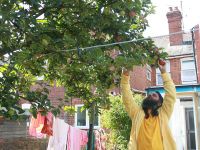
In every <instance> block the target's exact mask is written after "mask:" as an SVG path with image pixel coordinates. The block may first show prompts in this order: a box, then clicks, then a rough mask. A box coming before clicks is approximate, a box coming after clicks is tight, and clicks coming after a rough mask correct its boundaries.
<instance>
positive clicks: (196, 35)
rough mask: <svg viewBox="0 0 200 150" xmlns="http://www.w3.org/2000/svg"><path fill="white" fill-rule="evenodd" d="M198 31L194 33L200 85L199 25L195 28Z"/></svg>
mask: <svg viewBox="0 0 200 150" xmlns="http://www.w3.org/2000/svg"><path fill="white" fill-rule="evenodd" d="M194 29H196V31H195V32H194V39H195V47H196V49H195V52H196V63H197V76H198V83H200V31H199V25H196V26H195V27H194Z"/></svg>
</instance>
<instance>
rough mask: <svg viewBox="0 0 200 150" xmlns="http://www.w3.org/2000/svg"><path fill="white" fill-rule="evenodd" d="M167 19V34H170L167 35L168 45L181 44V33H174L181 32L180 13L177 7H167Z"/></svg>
mask: <svg viewBox="0 0 200 150" xmlns="http://www.w3.org/2000/svg"><path fill="white" fill-rule="evenodd" d="M167 19H168V26H169V34H171V35H170V36H169V40H170V46H174V45H181V44H182V43H183V33H177V34H175V33H176V32H182V14H181V12H180V10H179V9H178V7H175V8H174V9H173V8H172V7H169V12H168V13H167Z"/></svg>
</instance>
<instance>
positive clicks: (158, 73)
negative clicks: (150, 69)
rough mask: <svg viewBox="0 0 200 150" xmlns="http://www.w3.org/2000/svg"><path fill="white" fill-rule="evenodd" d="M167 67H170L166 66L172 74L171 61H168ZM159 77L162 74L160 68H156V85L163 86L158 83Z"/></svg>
mask: <svg viewBox="0 0 200 150" xmlns="http://www.w3.org/2000/svg"><path fill="white" fill-rule="evenodd" d="M166 65H168V66H169V67H167V66H166V67H167V68H166V69H167V72H168V73H169V74H170V72H171V71H170V70H171V67H170V60H166ZM158 75H161V72H160V70H159V69H158V68H156V85H163V83H162V84H160V83H158Z"/></svg>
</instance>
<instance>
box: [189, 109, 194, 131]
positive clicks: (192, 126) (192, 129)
mask: <svg viewBox="0 0 200 150" xmlns="http://www.w3.org/2000/svg"><path fill="white" fill-rule="evenodd" d="M189 126H190V130H191V131H194V114H193V111H190V112H189Z"/></svg>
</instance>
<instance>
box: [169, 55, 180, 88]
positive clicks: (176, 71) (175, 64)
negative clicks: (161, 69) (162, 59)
mask: <svg viewBox="0 0 200 150" xmlns="http://www.w3.org/2000/svg"><path fill="white" fill-rule="evenodd" d="M170 73H171V77H172V79H173V81H174V84H176V85H180V84H181V60H180V58H173V59H170Z"/></svg>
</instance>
